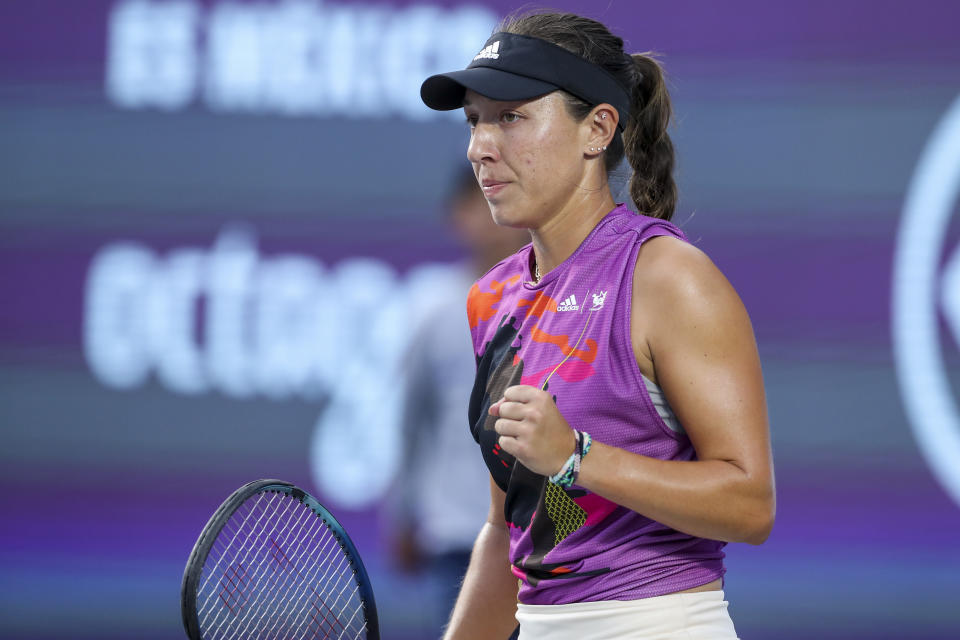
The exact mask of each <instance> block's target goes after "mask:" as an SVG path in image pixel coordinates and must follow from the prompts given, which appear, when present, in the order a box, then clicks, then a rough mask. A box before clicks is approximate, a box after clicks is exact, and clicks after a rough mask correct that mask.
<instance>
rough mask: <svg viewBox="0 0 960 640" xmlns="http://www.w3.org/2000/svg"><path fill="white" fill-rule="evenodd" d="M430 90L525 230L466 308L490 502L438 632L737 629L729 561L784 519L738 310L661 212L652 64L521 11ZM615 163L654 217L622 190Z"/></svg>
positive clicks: (504, 210) (660, 104) (666, 160)
mask: <svg viewBox="0 0 960 640" xmlns="http://www.w3.org/2000/svg"><path fill="white" fill-rule="evenodd" d="M421 96H422V98H423V100H424V102H425V103H426V104H427V105H428V106H430V107H432V108H434V109H441V110H449V109H457V108H461V107H462V108H463V109H464V112H465V114H466V120H467V123H468V125H469V128H470V142H469V147H468V151H467V155H468V157H469V160H470V162H471V163H472V164H473V168H474V171H475V173H476V175H477V180H478V181H479V182H480V184H481V186H482V188H483V191H484V194H485V195H486V198H487V201H488V202H489V204H490V209H491V212H492V214H493V217H494V220H495V221H496V222H497V223H499V224H502V225H508V226H512V227H524V228H526V229H528V230H529V231H530V235H531V238H532V243H531V244H529V245H527V246H526V247H525V248H523V249H521V250H520V251H519V252H517V253H516V254H514V255H513V256H512V257H510V258H507V259H506V260H504V261H503V262H501V263H499V264H498V265H497V266H495V267H494V268H493V269H492V270H490V271H489V272H488V273H487V274H486V275H484V276H483V277H482V278H481V279H480V280H479V281H478V282H477V283H476V284H475V285H474V286H473V287H472V289H471V292H470V296H469V300H468V309H467V311H468V317H469V321H470V328H471V334H472V338H473V342H474V347H475V352H476V357H477V363H478V367H477V376H476V383H475V386H474V390H473V395H472V397H471V401H470V411H469V413H470V422H471V429H472V431H473V436H474V438H475V439H476V440H477V442H478V443H479V444H480V447H481V451H482V455H483V457H484V459H485V461H486V463H487V466H488V468H489V469H490V472H491V483H490V486H491V497H492V499H491V509H490V514H489V518H488V522H487V523H486V524H485V525H484V528H483V529H482V531H481V533H480V535H479V536H478V538H477V541H476V543H475V546H474V550H473V554H472V558H471V563H470V568H469V570H468V572H467V575H466V577H465V579H464V583H463V586H462V588H461V591H460V596H459V598H458V601H457V604H456V606H455V607H454V611H453V614H452V616H451V620H450V624H449V625H448V628H447V632H446V637H447V638H448V639H449V640H468V639H473V638H477V639H480V638H482V639H484V640H487V639H489V638H498V637H499V638H506V637H507V636H508V635H509V634H510V632H511V631H512V630H513V629H514V627H515V625H516V623H517V622H519V625H520V636H519V637H520V638H521V640H524V639H528V638H529V639H534V638H536V639H540V638H549V639H550V640H558V639H560V640H562V639H567V638H570V639H573V638H577V639H578V640H579V639H581V638H611V639H612V638H657V639H665V638H711V639H713V640H717V639H722V638H736V632H735V630H734V626H733V623H732V621H731V618H730V616H729V614H728V612H727V602H726V601H725V600H724V596H723V591H722V577H723V574H724V566H723V556H724V554H723V551H722V549H723V547H724V545H725V543H727V542H749V543H752V544H760V543H761V542H763V541H764V540H765V539H766V538H767V536H768V535H769V532H770V529H771V527H772V524H773V519H774V487H773V471H772V461H771V452H770V442H769V428H768V423H767V414H766V403H765V398H764V389H763V380H762V375H761V370H760V362H759V358H758V355H757V347H756V342H755V340H754V336H753V331H752V329H751V326H750V320H749V318H748V316H747V313H746V311H745V309H744V307H743V305H742V303H741V301H740V299H739V297H738V296H737V294H736V292H735V291H734V289H733V288H732V287H731V285H730V284H729V283H728V282H727V280H726V279H725V278H724V276H723V275H722V274H721V273H720V271H719V270H718V269H717V268H716V267H715V266H714V265H713V264H712V263H711V261H710V260H709V259H708V258H707V257H706V256H705V255H704V254H703V253H702V252H701V251H700V250H698V249H697V248H696V247H694V246H692V245H691V244H689V243H688V242H687V241H686V238H685V237H684V234H683V233H682V232H681V231H680V230H679V229H678V228H677V227H676V226H674V225H673V224H671V223H670V222H669V219H670V217H671V215H672V214H673V211H674V206H675V201H676V186H675V184H674V180H673V177H672V171H673V164H674V154H673V146H672V144H671V141H670V138H669V136H668V134H667V124H668V121H669V119H670V112H671V108H670V100H669V96H668V94H667V90H666V88H665V84H664V80H663V76H662V73H661V70H660V68H659V66H658V64H657V63H656V62H655V61H654V60H652V59H651V58H649V57H647V56H644V55H632V56H631V55H629V54H627V53H625V52H624V50H623V41H622V40H621V39H620V38H618V37H616V36H614V35H612V34H611V33H610V32H609V30H608V29H607V28H606V27H604V26H603V25H602V24H600V23H598V22H595V21H593V20H590V19H587V18H583V17H579V16H575V15H570V14H545V13H540V14H532V15H530V14H528V15H525V16H520V17H513V18H508V19H507V20H506V21H505V22H504V23H503V24H501V25H500V27H499V28H498V31H497V32H496V33H494V35H493V36H491V37H490V39H489V40H488V41H487V42H486V43H485V44H484V46H483V47H482V49H481V50H480V52H479V53H478V54H477V56H476V57H475V58H474V60H473V62H471V63H470V65H469V66H468V67H467V68H466V69H465V70H461V71H454V72H451V73H444V74H439V75H435V76H431V77H430V78H428V79H427V80H426V81H425V82H424V84H423V86H422V88H421ZM624 155H626V158H627V160H628V162H629V164H630V166H631V167H632V168H633V177H632V178H631V181H630V193H631V197H632V199H633V201H634V203H635V205H636V207H637V208H638V209H639V211H640V212H641V214H642V215H636V214H634V213H633V212H632V211H631V210H629V209H628V208H627V207H626V206H624V205H618V204H617V203H615V202H614V198H613V196H612V194H611V191H610V187H609V185H608V178H607V177H608V173H609V171H610V170H611V169H612V168H613V167H615V166H616V165H617V164H618V163H619V162H620V160H621V159H622V158H623V157H624Z"/></svg>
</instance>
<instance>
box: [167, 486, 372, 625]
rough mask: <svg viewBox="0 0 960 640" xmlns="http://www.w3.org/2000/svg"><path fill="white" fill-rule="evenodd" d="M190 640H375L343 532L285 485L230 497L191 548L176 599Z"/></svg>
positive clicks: (366, 596)
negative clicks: (313, 639) (316, 639)
mask: <svg viewBox="0 0 960 640" xmlns="http://www.w3.org/2000/svg"><path fill="white" fill-rule="evenodd" d="M180 609H181V612H182V614H183V626H184V628H185V629H186V631H187V636H189V637H190V640H260V639H266V638H271V639H272V638H276V639H280V638H284V639H290V640H293V639H300V638H304V639H306V638H311V639H312V638H338V639H343V640H356V639H360V638H364V639H366V640H379V639H380V629H379V625H378V623H377V609H376V604H375V603H374V600H373V589H372V588H371V586H370V580H369V578H367V572H366V570H365V569H364V568H363V562H362V561H361V560H360V554H358V553H357V549H356V547H354V546H353V543H352V542H351V541H350V538H349V537H348V536H347V533H346V531H344V530H343V527H342V526H340V523H339V522H337V521H336V519H335V518H334V517H333V516H332V515H330V512H329V511H327V510H326V509H324V508H323V506H322V505H321V504H320V503H319V502H317V501H316V500H315V499H314V498H313V497H312V496H310V495H309V494H307V493H306V492H305V491H303V490H301V489H298V488H297V487H295V486H294V485H292V484H290V483H289V482H283V481H282V480H256V481H254V482H250V483H247V484H245V485H244V486H242V487H240V488H239V489H237V490H236V491H234V492H233V495H231V496H230V497H229V498H227V499H226V501H225V502H224V503H223V504H222V505H220V508H219V509H217V511H216V512H215V513H214V514H213V516H212V517H211V518H210V521H209V522H207V526H206V527H204V528H203V532H202V533H201V534H200V539H199V540H197V544H196V545H194V547H193V551H192V552H191V553H190V558H189V560H187V567H186V569H184V572H183V585H182V587H181V590H180Z"/></svg>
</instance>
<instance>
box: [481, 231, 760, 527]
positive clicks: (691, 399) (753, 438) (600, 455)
mask: <svg viewBox="0 0 960 640" xmlns="http://www.w3.org/2000/svg"><path fill="white" fill-rule="evenodd" d="M631 316H632V319H631V335H632V338H633V343H634V351H635V354H636V356H637V360H638V363H639V366H640V368H641V371H643V372H644V373H645V374H646V375H647V376H648V377H654V378H655V381H656V382H657V383H658V384H659V385H660V387H661V388H662V389H663V391H664V393H665V395H666V397H667V400H668V401H669V403H670V405H671V407H672V408H673V410H674V412H675V413H676V415H677V418H678V419H679V421H680V423H681V424H682V425H683V427H684V429H685V431H686V433H687V435H688V437H689V438H690V441H691V442H692V444H693V447H694V449H695V451H696V454H697V456H696V460H693V461H689V462H687V461H672V460H659V459H656V458H650V457H647V456H642V455H639V454H635V453H631V452H629V451H625V450H623V449H619V448H616V447H611V446H607V445H604V444H602V443H598V442H594V444H593V446H592V448H591V449H590V452H589V454H588V455H587V456H585V457H584V458H583V463H582V466H581V468H580V476H579V479H578V480H577V484H578V485H580V486H582V487H584V488H586V489H589V490H590V491H592V492H594V493H596V494H598V495H600V496H603V497H604V498H607V499H608V500H611V501H613V502H615V503H617V504H620V505H623V506H625V507H628V508H630V509H633V510H634V511H637V512H638V513H641V514H643V515H645V516H647V517H649V518H652V519H653V520H656V521H658V522H661V523H663V524H665V525H667V526H669V527H672V528H674V529H677V530H679V531H683V532H685V533H689V534H691V535H695V536H699V537H704V538H712V539H715V540H726V541H730V542H749V543H752V544H760V543H762V542H763V541H764V540H766V538H767V536H768V535H769V534H770V529H771V528H772V526H773V519H774V510H775V499H774V486H773V463H772V456H771V451H770V434H769V427H768V421H767V411H766V401H765V396H764V390H763V377H762V373H761V370H760V360H759V357H758V355H757V346H756V341H755V339H754V336H753V329H752V327H751V326H750V319H749V317H748V316H747V313H746V310H745V309H744V307H743V304H742V303H741V301H740V298H739V296H737V293H736V292H735V291H734V289H733V287H732V286H731V285H730V283H729V282H728V281H727V279H726V278H725V277H724V276H723V274H722V273H720V271H719V270H718V269H717V268H716V267H715V266H714V265H713V263H712V262H711V261H710V260H709V258H707V257H706V256H705V255H704V254H703V253H702V252H701V251H700V250H699V249H696V248H695V247H693V246H691V245H688V244H686V243H683V242H681V241H679V240H676V239H674V238H669V237H661V238H654V239H653V240H650V241H648V242H647V243H646V244H645V245H644V246H643V248H642V249H641V250H640V252H639V256H638V259H637V264H636V268H635V272H634V285H633V303H632V314H631ZM491 413H493V414H494V415H497V416H500V417H501V418H503V419H501V420H498V422H497V431H498V432H500V433H501V435H502V436H503V437H502V438H501V446H503V448H504V449H505V450H507V451H508V452H509V453H512V454H513V455H515V456H517V458H519V459H520V460H521V462H523V463H524V464H526V465H527V466H528V467H529V468H531V469H533V470H535V471H537V472H539V473H545V474H547V475H549V474H553V473H556V471H557V470H558V469H559V467H560V466H562V464H563V461H564V460H566V458H567V456H569V455H570V451H572V449H573V435H572V432H571V431H570V426H569V425H568V424H567V423H566V421H565V420H564V418H563V416H561V415H560V412H559V410H557V408H556V405H555V404H554V403H553V402H552V400H551V399H550V396H549V394H546V393H545V392H542V391H539V390H538V389H535V388H533V387H519V386H518V387H511V388H509V389H507V391H506V393H505V400H503V401H501V402H499V403H497V404H496V405H494V406H493V407H491ZM573 426H576V425H573Z"/></svg>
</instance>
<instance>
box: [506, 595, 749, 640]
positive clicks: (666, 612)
mask: <svg viewBox="0 0 960 640" xmlns="http://www.w3.org/2000/svg"><path fill="white" fill-rule="evenodd" d="M727 604H728V603H727V601H726V600H724V599H723V591H697V592H694V593H671V594H668V595H665V596H655V597H653V598H642V599H640V600H628V601H620V600H608V601H603V602H575V603H573V604H548V605H530V604H520V603H518V604H517V621H518V622H519V623H520V639H519V640H586V639H589V640H626V639H627V638H630V639H631V640H634V639H642V640H736V639H737V632H736V630H734V628H733V621H732V620H731V619H730V614H729V613H728V612H727Z"/></svg>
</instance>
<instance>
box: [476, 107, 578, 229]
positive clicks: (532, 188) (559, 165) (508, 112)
mask: <svg viewBox="0 0 960 640" xmlns="http://www.w3.org/2000/svg"><path fill="white" fill-rule="evenodd" d="M464 112H465V114H466V117H467V123H468V124H469V126H470V145H469V147H468V148H467V158H469V160H470V162H471V164H472V165H473V171H474V173H475V174H476V175H477V180H478V181H479V182H480V186H481V188H482V189H483V194H484V196H485V197H486V199H487V202H488V203H489V204H490V211H491V213H492V214H493V219H494V220H495V221H496V222H497V224H501V225H506V226H511V227H526V228H538V227H540V226H541V225H543V224H544V223H546V222H547V221H548V220H550V219H551V218H552V217H553V216H555V215H557V214H558V213H561V212H562V211H563V210H564V209H565V208H566V207H568V206H570V205H571V204H574V203H575V202H576V199H577V196H578V194H582V193H583V189H582V183H583V182H584V178H585V170H586V161H585V155H584V151H585V146H584V145H585V143H586V140H587V136H588V135H589V127H586V126H583V125H582V124H581V123H577V122H575V121H574V120H573V118H571V117H570V115H569V114H568V113H567V109H566V106H565V103H564V100H563V97H562V95H561V94H560V93H558V92H554V93H550V94H547V95H545V96H541V97H539V98H535V99H533V100H526V101H522V102H501V101H497V100H491V99H490V98H485V97H484V96H481V95H480V94H478V93H475V92H473V91H470V90H468V91H467V92H466V96H465V97H464Z"/></svg>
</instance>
